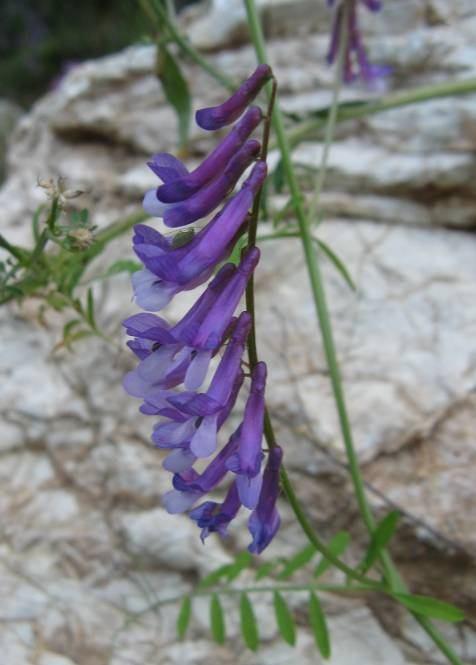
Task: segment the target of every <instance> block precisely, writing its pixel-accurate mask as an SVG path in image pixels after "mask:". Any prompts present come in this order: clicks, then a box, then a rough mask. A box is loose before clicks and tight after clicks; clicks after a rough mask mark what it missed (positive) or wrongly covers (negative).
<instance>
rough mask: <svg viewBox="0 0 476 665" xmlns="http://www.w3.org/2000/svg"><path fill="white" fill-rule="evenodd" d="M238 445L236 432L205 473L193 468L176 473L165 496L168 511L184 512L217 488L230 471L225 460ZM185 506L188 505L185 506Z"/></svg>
mask: <svg viewBox="0 0 476 665" xmlns="http://www.w3.org/2000/svg"><path fill="white" fill-rule="evenodd" d="M237 446H238V437H237V436H236V433H235V434H233V435H232V436H231V437H230V439H229V441H228V443H227V444H226V446H224V448H223V449H222V450H221V451H220V452H219V453H218V455H216V456H215V458H214V459H213V460H212V461H211V462H210V464H209V465H208V466H207V468H206V469H205V470H204V471H203V473H201V474H198V473H197V472H196V471H194V470H193V469H189V470H188V471H187V472H185V473H182V474H180V473H176V474H175V475H174V478H173V486H174V489H173V490H171V491H170V492H167V494H165V496H164V497H163V500H164V504H165V507H166V509H167V511H168V512H169V513H178V512H180V513H181V512H184V510H188V508H189V507H190V506H192V505H193V504H194V503H196V502H197V501H198V500H199V499H200V498H201V497H202V496H204V495H205V494H207V493H208V492H210V491H212V490H213V489H215V487H216V486H217V485H218V483H220V482H221V481H222V480H223V478H224V477H225V476H226V474H227V473H228V469H227V468H226V464H225V462H226V460H227V459H228V457H229V456H230V455H231V454H232V453H233V452H234V451H235V450H236V448H237ZM183 506H187V507H186V508H183Z"/></svg>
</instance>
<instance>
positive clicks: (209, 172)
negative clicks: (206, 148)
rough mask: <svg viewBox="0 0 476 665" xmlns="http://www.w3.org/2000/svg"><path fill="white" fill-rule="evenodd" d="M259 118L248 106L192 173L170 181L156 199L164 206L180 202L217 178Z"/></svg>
mask: <svg viewBox="0 0 476 665" xmlns="http://www.w3.org/2000/svg"><path fill="white" fill-rule="evenodd" d="M261 118H262V113H261V109H260V108H259V107H258V106H251V107H250V108H249V109H248V111H247V112H246V113H245V115H244V116H243V118H242V119H241V120H240V122H239V123H238V124H237V125H235V127H233V129H232V130H231V131H230V132H229V134H228V135H227V136H226V137H225V138H224V139H223V141H222V142H221V143H219V144H218V146H217V147H216V148H215V150H213V152H211V153H210V154H209V155H208V157H206V158H205V159H204V160H203V162H202V163H201V164H200V166H198V167H197V168H196V169H195V171H192V173H186V174H185V175H184V176H183V177H179V178H176V179H175V180H170V181H168V182H167V183H166V184H164V185H162V186H161V187H159V188H158V190H157V198H158V199H159V200H160V201H162V202H163V203H175V202H177V201H183V200H184V199H187V198H188V197H189V196H191V195H192V194H195V192H197V191H198V190H199V189H200V188H201V187H203V186H204V185H206V184H207V183H208V182H209V181H210V180H213V179H214V178H216V176H217V174H218V173H221V172H222V171H223V169H224V168H225V167H226V165H227V164H228V162H229V161H230V159H231V158H232V157H233V155H234V154H235V153H236V152H237V151H238V149H239V148H240V147H241V146H242V145H243V143H244V142H245V141H246V139H247V138H248V137H249V135H250V134H251V132H252V131H253V130H254V129H256V127H257V126H258V125H259V123H260V121H261Z"/></svg>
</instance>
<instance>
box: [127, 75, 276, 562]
mask: <svg viewBox="0 0 476 665" xmlns="http://www.w3.org/2000/svg"><path fill="white" fill-rule="evenodd" d="M270 76H271V70H270V68H269V67H268V66H267V65H260V66H259V67H258V68H257V69H256V71H255V72H254V73H253V74H252V76H251V77H250V78H249V79H247V80H246V81H245V82H244V83H243V84H242V85H241V86H240V88H239V89H238V90H237V91H236V92H235V93H234V94H233V95H232V96H231V97H230V98H229V99H228V100H227V101H225V102H224V103H223V104H221V105H220V106H216V107H213V108H206V109H201V110H199V111H198V112H197V114H196V122H197V124H198V125H199V126H200V127H202V128H203V129H207V130H217V129H220V128H222V127H225V126H226V125H229V124H231V123H233V122H234V121H235V120H238V122H237V123H236V124H235V126H234V127H233V128H232V129H231V131H229V133H228V134H227V135H226V136H225V137H224V138H223V139H222V141H221V142H220V143H219V145H218V146H217V147H216V148H215V150H213V152H211V154H210V155H208V157H206V158H205V159H204V161H203V162H202V163H201V164H200V166H198V167H197V168H196V169H195V170H194V171H191V172H189V171H188V170H187V169H186V167H185V166H184V165H183V164H182V162H180V161H179V160H178V159H177V158H175V157H174V156H173V155H170V154H168V153H160V154H157V155H154V157H153V158H152V160H151V161H150V162H149V167H150V168H151V169H152V171H153V172H154V173H155V174H156V175H157V176H158V177H159V178H160V179H161V181H162V183H163V184H161V185H160V186H159V187H158V188H156V189H153V190H151V191H149V192H147V194H146V195H145V197H144V204H143V205H144V209H145V210H146V212H147V213H149V214H150V215H151V216H154V217H161V218H162V219H163V221H164V223H165V225H166V226H168V227H171V228H177V227H183V226H186V225H189V224H192V223H193V222H196V221H197V220H199V219H202V218H204V217H205V216H207V215H209V214H210V213H212V212H213V211H214V210H215V209H216V208H217V207H218V206H219V205H220V204H221V203H224V205H223V207H222V208H221V210H220V211H219V212H218V213H217V214H215V216H214V217H213V218H212V219H211V221H209V222H208V223H207V224H206V225H205V226H204V227H203V228H202V229H201V230H200V231H198V232H197V233H196V234H195V233H194V232H192V233H188V232H187V231H185V232H183V231H182V232H181V233H179V234H177V235H176V236H175V237H174V238H168V237H166V236H164V235H163V234H161V233H160V232H159V231H157V230H156V229H154V228H152V227H150V226H146V225H143V224H139V225H137V226H136V227H135V229H134V237H133V247H134V251H135V253H136V254H137V256H138V257H139V259H140V260H141V262H142V263H143V265H144V268H143V269H142V270H139V271H138V272H136V273H134V274H133V276H132V284H133V289H134V297H135V301H136V302H137V304H138V305H139V306H140V307H141V308H142V309H144V310H146V311H145V312H143V313H140V314H135V315H134V316H131V317H129V318H128V319H127V320H126V321H124V326H125V328H126V332H127V334H128V335H130V336H131V337H132V338H133V339H131V340H130V341H129V342H128V346H129V347H130V348H131V349H132V351H133V352H134V353H135V355H136V356H137V357H138V359H139V363H138V365H137V367H136V369H134V370H133V371H132V372H129V373H128V374H127V375H126V376H125V378H124V387H125V389H126V391H127V392H128V393H129V394H130V395H132V396H134V397H138V398H141V399H142V405H141V406H140V411H141V412H142V413H143V414H147V415H152V416H159V417H160V419H159V421H158V422H157V423H156V425H155V426H154V429H153V434H152V441H153V442H154V444H155V446H157V447H158V448H160V449H166V450H168V451H169V453H168V455H167V457H166V458H165V460H164V463H163V466H164V468H165V469H167V470H168V471H170V472H171V473H172V474H173V479H172V485H173V489H172V490H170V491H169V492H167V493H166V494H165V496H164V499H163V501H164V505H165V507H166V509H167V510H168V511H169V512H170V513H181V512H186V511H190V512H189V514H190V517H191V518H192V519H193V520H194V521H196V523H197V524H198V526H199V527H200V528H201V537H202V540H203V539H205V538H206V536H208V534H209V533H212V532H217V533H219V534H220V535H225V534H226V531H227V527H228V525H229V523H230V522H231V520H232V519H233V518H234V517H235V516H236V514H237V513H238V511H239V509H240V508H241V507H242V506H244V507H246V508H248V509H249V510H251V511H252V512H251V515H250V518H249V522H248V525H249V530H250V532H251V535H252V542H251V544H250V546H249V550H250V551H251V552H256V553H260V552H261V551H262V550H263V549H264V548H265V547H266V546H267V545H268V543H269V542H270V541H271V539H272V538H273V536H274V534H275V533H276V531H277V530H278V528H279V515H278V513H277V511H276V499H277V496H278V493H279V468H280V463H281V458H282V451H281V448H279V447H275V448H273V449H272V450H271V451H270V452H269V455H268V459H267V463H266V465H265V469H264V472H262V462H263V458H264V453H263V451H262V448H261V445H262V436H263V421H264V409H265V402H264V392H265V384H266V365H265V364H264V363H263V362H259V363H257V365H256V366H255V367H253V368H252V370H251V373H250V379H251V381H250V387H249V392H248V397H247V400H246V406H245V411H244V416H243V419H242V422H241V424H240V425H239V427H238V428H237V429H236V430H235V431H234V432H233V434H232V435H231V437H230V438H229V440H228V442H227V443H226V445H224V446H223V447H221V449H219V445H218V434H219V431H220V429H221V427H222V426H223V424H224V423H225V421H226V420H227V418H228V416H229V414H230V412H231V410H232V409H233V406H234V404H235V401H236V399H237V396H238V393H239V391H240V389H241V387H242V385H243V383H244V380H245V373H244V371H243V367H242V356H243V352H244V349H245V345H246V342H247V338H248V335H249V333H250V327H251V317H250V314H249V313H248V312H246V311H244V312H241V314H239V316H237V317H235V316H234V314H235V310H236V308H237V307H238V305H239V303H240V300H241V299H242V296H243V294H244V292H245V289H246V286H247V283H248V281H249V279H250V276H251V275H252V273H253V271H254V269H255V267H256V265H257V263H258V261H259V257H260V253H259V250H258V249H257V248H256V247H249V248H248V249H247V250H246V251H245V252H243V253H242V256H241V260H240V262H239V264H238V265H234V264H233V263H224V264H223V262H224V261H225V260H226V259H227V258H228V257H229V255H230V254H231V252H232V250H233V247H234V246H235V244H236V242H237V239H238V238H239V237H240V235H241V234H242V233H243V232H244V231H245V230H246V227H247V224H248V222H249V216H250V210H251V208H252V206H253V202H254V200H255V197H256V196H257V194H258V192H259V191H260V189H261V187H262V185H263V183H264V180H265V178H266V162H265V161H264V160H262V159H260V149H261V146H260V143H259V141H257V140H255V139H253V138H250V136H251V135H252V133H253V131H254V130H255V129H256V127H257V126H258V125H259V123H260V122H261V120H262V112H261V110H260V108H259V107H257V106H250V104H251V102H252V101H253V99H254V98H255V97H256V95H257V94H258V93H259V91H260V89H261V88H262V87H263V85H264V84H265V83H266V81H267V80H268V79H269V78H270ZM250 166H252V168H251V171H250V173H249V174H248V177H247V178H246V179H245V180H244V182H243V184H242V185H241V187H240V188H239V189H238V191H235V193H233V194H232V195H231V196H229V195H230V193H232V192H233V190H234V188H235V185H236V183H237V182H238V180H239V179H240V177H241V176H242V175H243V174H244V172H245V171H246V170H247V169H248V167H250ZM225 199H226V200H225ZM222 264H223V265H222ZM218 265H221V267H220V268H219V270H218V271H217V270H216V269H217V266H218ZM210 278H211V279H210ZM209 280H210V281H209ZM207 281H209V283H208V285H207V286H206V288H205V290H204V291H203V292H202V294H201V295H200V297H199V298H198V299H197V300H196V302H195V304H194V305H193V306H192V307H191V309H190V310H189V311H188V312H187V313H186V314H185V316H184V317H183V318H182V319H181V320H180V321H179V322H178V323H176V324H175V325H170V324H169V323H168V322H167V321H166V320H165V319H163V318H161V317H159V316H157V315H156V314H152V313H151V312H157V311H159V310H161V309H162V308H163V307H165V306H166V305H167V304H168V303H169V302H170V301H171V299H172V298H173V297H174V296H175V295H176V294H177V293H179V292H180V291H188V290H191V289H195V288H196V287H198V286H199V285H201V284H204V283H205V282H207ZM215 356H220V359H219V362H218V364H217V366H216V369H215V371H214V374H213V376H212V377H211V379H208V375H209V367H210V363H211V360H212V358H213V357H215ZM207 379H208V382H207ZM204 386H206V387H204ZM217 451H218V452H217ZM212 455H214V457H213V458H212V460H211V461H210V462H209V463H208V465H207V466H206V467H205V468H204V469H203V470H202V471H201V472H198V471H197V470H196V469H195V468H194V465H195V463H196V462H198V463H200V460H202V459H204V458H208V457H210V456H212ZM228 473H230V474H231V475H232V482H231V484H230V485H229V489H228V492H227V494H226V497H225V499H224V501H223V503H216V502H215V501H209V500H207V501H204V502H203V503H199V502H200V501H201V500H202V499H203V498H204V497H205V496H206V495H207V494H208V493H209V492H211V491H213V490H214V489H215V488H216V487H217V486H218V484H219V483H220V482H221V481H222V480H223V478H224V477H225V476H226V475H227V474H228ZM197 503H199V505H196V504H197Z"/></svg>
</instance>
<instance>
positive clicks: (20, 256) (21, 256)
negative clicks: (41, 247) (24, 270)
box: [0, 233, 28, 263]
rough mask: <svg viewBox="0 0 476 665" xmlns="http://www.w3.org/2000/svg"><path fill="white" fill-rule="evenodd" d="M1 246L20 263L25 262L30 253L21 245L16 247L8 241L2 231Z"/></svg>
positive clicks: (0, 235) (0, 236)
mask: <svg viewBox="0 0 476 665" xmlns="http://www.w3.org/2000/svg"><path fill="white" fill-rule="evenodd" d="M0 247H1V248H3V249H4V250H6V251H7V252H9V253H10V254H11V255H12V256H14V257H15V258H16V259H17V260H18V261H19V262H20V263H23V261H24V260H25V258H26V257H27V256H28V253H25V250H23V249H21V248H20V247H16V246H15V245H12V244H11V243H9V242H8V240H7V239H6V238H5V237H4V236H3V235H2V234H1V233H0Z"/></svg>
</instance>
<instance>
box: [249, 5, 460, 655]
mask: <svg viewBox="0 0 476 665" xmlns="http://www.w3.org/2000/svg"><path fill="white" fill-rule="evenodd" d="M244 4H245V7H246V11H247V16H248V26H249V29H250V32H251V37H252V41H253V44H254V46H255V51H256V54H257V57H258V60H259V62H261V63H266V62H267V55H266V47H265V41H264V37H263V32H262V28H261V24H260V20H259V16H258V12H257V10H256V6H255V3H254V0H244ZM273 126H274V130H275V132H276V137H277V142H278V145H279V149H280V152H281V159H282V163H283V170H284V173H285V175H286V178H287V181H288V186H289V189H290V192H291V198H292V201H293V206H294V210H295V213H296V217H297V221H298V226H299V231H300V234H301V241H302V245H303V251H304V257H305V261H306V266H307V269H308V272H309V278H310V282H311V289H312V293H313V298H314V303H315V307H316V313H317V318H318V321H319V325H320V328H321V334H322V340H323V346H324V352H325V355H326V360H327V364H328V367H329V372H330V377H331V384H332V389H333V393H334V399H335V402H336V408H337V412H338V417H339V423H340V428H341V432H342V436H343V439H344V445H345V449H346V454H347V459H348V464H349V469H350V474H351V477H352V482H353V486H354V492H355V496H356V500H357V503H358V506H359V511H360V513H361V515H362V518H363V520H364V523H365V525H366V527H367V530H368V531H369V534H370V535H372V534H373V531H374V529H375V519H374V516H373V514H372V511H371V509H370V505H369V503H368V501H367V497H366V495H365V489H364V484H363V479H362V476H361V473H360V468H359V464H358V458H357V454H356V452H355V448H354V444H353V440H352V432H351V428H350V422H349V418H348V415H347V408H346V404H345V398H344V391H343V387H342V381H341V377H340V371H339V365H338V361H337V354H336V349H335V345H334V339H333V334H332V327H331V322H330V316H329V310H328V306H327V299H326V295H325V291H324V287H323V283H322V278H321V274H320V266H319V261H318V257H317V255H316V253H315V252H314V250H313V239H312V233H311V229H310V224H309V219H308V217H307V215H306V211H305V208H304V204H303V197H302V194H301V191H300V188H299V184H298V182H297V178H296V175H295V173H294V168H293V165H292V161H291V148H290V144H289V141H288V137H287V135H286V132H285V128H284V122H283V116H282V114H281V111H280V108H279V104H276V105H275V107H274V111H273ZM296 515H297V514H296ZM298 519H299V518H298ZM299 521H300V524H301V526H303V524H302V522H301V520H299ZM305 532H306V535H308V537H310V534H309V533H308V532H307V530H305ZM311 532H312V529H311ZM311 542H312V541H311ZM381 560H382V565H383V568H384V574H385V579H386V580H387V582H388V584H389V586H390V588H391V590H393V591H402V590H403V589H404V588H405V587H404V585H403V583H402V581H401V579H400V577H399V575H398V573H397V571H396V570H395V567H394V565H393V563H392V560H391V558H390V556H389V555H388V553H387V552H385V551H384V553H383V554H382V557H381ZM412 614H413V615H414V616H415V617H416V618H417V620H418V622H419V623H420V625H421V626H422V627H423V628H424V629H425V631H426V632H427V633H428V635H429V636H430V637H431V638H432V639H433V640H434V642H435V644H436V645H437V646H438V647H439V648H440V649H441V650H442V652H443V653H444V654H445V655H446V657H447V658H448V659H449V660H450V662H452V663H453V665H462V663H461V660H460V659H459V658H458V656H457V655H456V654H455V653H454V652H453V650H452V649H451V647H450V646H449V645H448V644H446V642H445V640H444V639H443V637H442V636H441V635H440V634H439V633H438V631H437V630H436V628H434V627H433V626H432V624H431V623H430V622H429V621H428V620H427V619H424V618H422V617H421V616H420V615H418V614H415V613H412ZM443 645H444V649H443V648H442V646H443Z"/></svg>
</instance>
